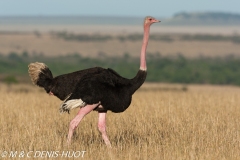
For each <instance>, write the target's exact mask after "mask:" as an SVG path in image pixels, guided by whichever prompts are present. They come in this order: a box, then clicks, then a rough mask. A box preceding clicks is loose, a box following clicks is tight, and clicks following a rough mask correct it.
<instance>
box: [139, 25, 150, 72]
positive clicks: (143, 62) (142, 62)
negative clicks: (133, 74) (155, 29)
mask: <svg viewBox="0 0 240 160" xmlns="http://www.w3.org/2000/svg"><path fill="white" fill-rule="evenodd" d="M149 30H150V25H144V35H143V44H142V50H141V55H140V70H142V71H146V70H147V64H146V49H147V45H148V38H149Z"/></svg>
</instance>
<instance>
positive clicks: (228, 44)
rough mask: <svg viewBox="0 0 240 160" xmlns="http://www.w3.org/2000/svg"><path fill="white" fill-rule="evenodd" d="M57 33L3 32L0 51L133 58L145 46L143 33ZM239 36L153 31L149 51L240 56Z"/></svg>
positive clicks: (174, 54)
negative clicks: (128, 56) (126, 55)
mask: <svg viewBox="0 0 240 160" xmlns="http://www.w3.org/2000/svg"><path fill="white" fill-rule="evenodd" d="M59 33H62V32H59ZM63 33H64V32H63ZM57 35H58V36H56V33H55V34H52V33H49V32H48V33H41V32H19V33H18V32H1V33H0V49H1V50H0V53H1V54H4V55H7V54H8V53H10V52H16V53H22V52H24V51H27V52H28V53H29V54H30V55H36V54H44V55H45V56H59V55H67V54H73V53H77V54H80V55H82V56H84V57H92V58H96V57H98V58H102V57H103V58H104V56H123V55H124V54H126V53H128V54H130V55H131V56H133V57H139V54H140V49H141V45H142V33H140V34H139V33H132V34H119V33H118V34H114V33H112V34H111V33H109V34H98V33H93V34H82V33H81V34H74V33H72V32H70V33H68V34H65V35H64V34H57ZM59 35H61V36H59ZM94 37H95V39H93V38H94ZM239 37H240V36H238V35H237V34H236V36H234V35H232V34H231V35H226V36H223V35H221V34H220V35H218V34H217V35H211V34H205V35H199V34H193V35H192V34H189V33H188V34H179V33H166V34H163V33H161V32H158V33H157V34H154V33H151V37H150V41H149V45H148V49H147V51H148V52H149V53H159V54H161V55H162V56H176V55H178V54H179V53H181V54H182V55H183V56H185V57H188V58H196V57H199V56H207V57H225V56H227V55H229V54H231V55H235V56H238V57H239V56H240V53H239V50H240V45H239V43H238V41H239V39H240V38H239ZM81 38H84V39H81ZM96 38H98V39H96ZM134 38H137V39H134ZM133 39H134V40H133ZM236 42H237V43H236Z"/></svg>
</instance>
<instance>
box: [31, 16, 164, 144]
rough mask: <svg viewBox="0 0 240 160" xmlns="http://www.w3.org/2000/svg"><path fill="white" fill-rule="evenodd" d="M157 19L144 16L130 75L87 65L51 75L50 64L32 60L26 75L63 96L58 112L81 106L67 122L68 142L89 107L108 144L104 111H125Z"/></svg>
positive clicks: (144, 73)
mask: <svg viewBox="0 0 240 160" xmlns="http://www.w3.org/2000/svg"><path fill="white" fill-rule="evenodd" d="M156 22H160V21H159V20H157V19H155V18H153V17H150V16H148V17H146V18H145V19H144V36H143V44H142V49H141V55H140V69H139V71H138V73H137V75H136V76H135V77H134V78H133V79H126V78H123V77H121V76H120V75H119V74H118V73H116V72H115V71H114V70H112V69H109V68H108V69H104V68H101V67H95V68H89V69H85V70H80V71H76V72H73V73H69V74H64V75H60V76H57V77H55V78H53V76H52V73H51V71H50V70H49V68H48V67H47V66H46V65H45V64H43V63H39V62H36V63H31V64H30V65H29V75H30V77H31V80H32V82H33V83H34V84H35V85H38V86H40V87H43V88H44V89H45V90H46V92H47V93H49V94H50V95H55V96H57V97H58V98H59V99H61V100H64V102H63V103H62V104H61V106H60V112H69V111H70V110H71V109H73V108H77V107H80V110H79V112H78V114H77V116H76V117H75V118H74V119H73V120H72V121H71V122H70V126H69V132H68V137H67V143H68V144H70V143H71V138H72V135H73V132H74V130H75V129H76V127H77V126H78V124H79V123H80V121H81V120H82V118H83V117H84V116H85V115H87V114H88V113H89V112H91V111H92V110H96V111H98V115H99V119H98V129H99V131H100V132H101V133H102V138H103V140H104V142H105V144H106V145H108V146H111V143H110V141H109V139H108V136H107V133H106V124H105V121H106V113H107V111H108V110H110V111H112V112H115V113H119V112H123V111H125V110H126V109H127V108H128V107H129V105H130V103H131V99H132V95H133V93H134V92H135V91H136V90H137V89H138V88H139V87H140V86H141V85H142V84H143V82H144V81H145V79H146V76H147V66H146V48H147V44H148V39H149V30H150V26H151V24H153V23H156Z"/></svg>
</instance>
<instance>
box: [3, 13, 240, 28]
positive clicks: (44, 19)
mask: <svg viewBox="0 0 240 160" xmlns="http://www.w3.org/2000/svg"><path fill="white" fill-rule="evenodd" d="M155 16H156V17H155V18H158V19H160V20H161V21H162V23H161V25H176V26H177V25H188V26H189V25H198V26H199V25H202V26H206V25H221V26H222V25H226V26H233V25H235V26H236V25H240V14H233V13H223V12H202V13H199V12H196V13H195V12H193V13H186V12H180V13H177V14H175V15H173V16H172V17H170V18H160V17H158V15H155ZM143 18H144V17H127V16H126V17H116V16H82V15H79V16H77V15H75V16H0V25H19V24H20V25H32V24H34V25H141V24H142V22H143Z"/></svg>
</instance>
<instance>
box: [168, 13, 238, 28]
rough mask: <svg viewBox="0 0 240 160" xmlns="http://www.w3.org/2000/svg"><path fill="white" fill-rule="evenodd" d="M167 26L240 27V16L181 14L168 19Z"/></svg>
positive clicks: (226, 14) (230, 14) (227, 14)
mask: <svg viewBox="0 0 240 160" xmlns="http://www.w3.org/2000/svg"><path fill="white" fill-rule="evenodd" d="M165 24H167V25H227V26H228V25H240V14H233V13H223V12H202V13H200V12H196V13H194V12H193V13H186V12H181V13H177V14H175V15H174V16H173V17H171V18H169V19H166V21H165Z"/></svg>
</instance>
